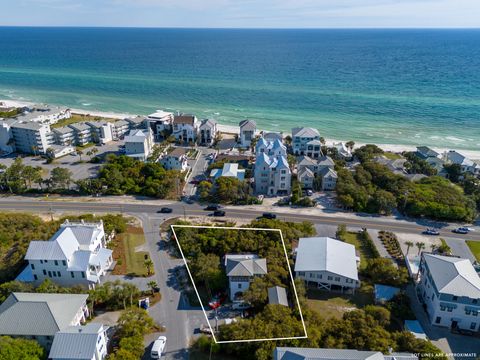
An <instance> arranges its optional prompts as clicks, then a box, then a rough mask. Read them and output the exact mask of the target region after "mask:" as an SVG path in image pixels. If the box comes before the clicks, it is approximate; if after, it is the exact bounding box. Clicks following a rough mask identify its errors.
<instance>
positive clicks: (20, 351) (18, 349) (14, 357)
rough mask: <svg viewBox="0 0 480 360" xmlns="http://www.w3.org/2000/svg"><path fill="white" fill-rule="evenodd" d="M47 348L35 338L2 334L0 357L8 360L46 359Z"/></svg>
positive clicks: (0, 338) (0, 337)
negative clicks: (12, 336) (27, 338)
mask: <svg viewBox="0 0 480 360" xmlns="http://www.w3.org/2000/svg"><path fill="white" fill-rule="evenodd" d="M46 358H47V356H46V353H45V349H43V348H42V347H41V346H40V345H39V344H38V342H36V341H35V340H26V339H20V338H18V339H14V338H11V337H9V336H0V359H8V360H24V359H28V360H43V359H46Z"/></svg>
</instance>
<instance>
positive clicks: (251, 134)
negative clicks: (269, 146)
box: [238, 119, 257, 148]
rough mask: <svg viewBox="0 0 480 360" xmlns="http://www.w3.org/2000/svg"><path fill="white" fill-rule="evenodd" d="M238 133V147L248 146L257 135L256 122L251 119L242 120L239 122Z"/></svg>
mask: <svg viewBox="0 0 480 360" xmlns="http://www.w3.org/2000/svg"><path fill="white" fill-rule="evenodd" d="M239 126H240V135H239V137H238V142H239V145H240V147H242V148H249V147H250V146H251V145H252V141H253V140H254V139H255V137H256V136H257V123H256V122H255V121H253V120H248V119H246V120H242V121H240V123H239Z"/></svg>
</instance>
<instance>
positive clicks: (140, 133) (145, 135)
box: [125, 128, 153, 161]
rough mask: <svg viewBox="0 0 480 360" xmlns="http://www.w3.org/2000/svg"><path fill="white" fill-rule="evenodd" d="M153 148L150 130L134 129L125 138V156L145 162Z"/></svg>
mask: <svg viewBox="0 0 480 360" xmlns="http://www.w3.org/2000/svg"><path fill="white" fill-rule="evenodd" d="M152 148H153V135H152V131H151V130H150V128H148V129H134V130H131V131H130V132H129V133H128V135H127V136H125V155H128V156H130V157H133V158H135V159H137V160H140V161H146V160H147V159H148V157H149V156H150V154H151V152H152Z"/></svg>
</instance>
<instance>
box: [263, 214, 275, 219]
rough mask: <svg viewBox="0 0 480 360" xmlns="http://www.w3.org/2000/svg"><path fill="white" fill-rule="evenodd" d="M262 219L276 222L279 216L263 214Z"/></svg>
mask: <svg viewBox="0 0 480 360" xmlns="http://www.w3.org/2000/svg"><path fill="white" fill-rule="evenodd" d="M262 217H263V218H265V219H270V220H274V219H276V218H277V215H276V214H272V213H263V214H262Z"/></svg>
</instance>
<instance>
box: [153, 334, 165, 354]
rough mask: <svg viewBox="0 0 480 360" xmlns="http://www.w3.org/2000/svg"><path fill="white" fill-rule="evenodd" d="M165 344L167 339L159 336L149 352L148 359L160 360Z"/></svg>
mask: <svg viewBox="0 0 480 360" xmlns="http://www.w3.org/2000/svg"><path fill="white" fill-rule="evenodd" d="M166 343H167V337H166V336H159V337H158V339H157V340H155V342H154V343H153V346H152V350H151V351H150V357H151V358H152V359H160V358H161V357H162V352H163V350H164V349H165V344H166Z"/></svg>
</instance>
